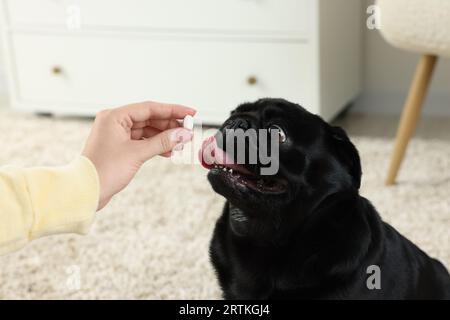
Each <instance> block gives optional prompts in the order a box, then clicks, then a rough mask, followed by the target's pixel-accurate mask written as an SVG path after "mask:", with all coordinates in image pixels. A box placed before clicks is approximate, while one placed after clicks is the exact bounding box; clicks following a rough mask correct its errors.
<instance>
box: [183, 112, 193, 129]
mask: <svg viewBox="0 0 450 320" xmlns="http://www.w3.org/2000/svg"><path fill="white" fill-rule="evenodd" d="M183 127H184V128H185V129H188V130H192V129H194V118H193V117H192V116H189V115H188V116H186V117H184V120H183Z"/></svg>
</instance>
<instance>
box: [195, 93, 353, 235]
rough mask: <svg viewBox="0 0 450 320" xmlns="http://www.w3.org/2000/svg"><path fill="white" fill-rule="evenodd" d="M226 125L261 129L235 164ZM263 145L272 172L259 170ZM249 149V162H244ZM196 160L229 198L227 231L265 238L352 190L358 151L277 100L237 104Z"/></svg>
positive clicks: (340, 135)
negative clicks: (263, 136) (264, 136)
mask: <svg viewBox="0 0 450 320" xmlns="http://www.w3.org/2000/svg"><path fill="white" fill-rule="evenodd" d="M230 129H232V130H237V129H242V131H244V132H246V131H248V130H251V129H253V130H256V132H259V130H260V129H267V132H268V134H267V137H268V139H266V140H268V141H262V139H261V137H260V136H259V135H258V136H257V138H256V140H255V141H256V142H255V141H254V140H252V139H250V138H249V139H245V144H244V148H243V149H244V152H245V154H246V156H245V162H244V163H242V161H238V160H239V159H238V158H237V157H238V154H239V153H240V152H241V153H242V151H243V150H237V149H236V148H237V147H238V146H239V144H235V145H234V148H235V149H234V151H233V152H231V151H232V150H227V147H229V144H228V143H227V139H228V140H229V139H230V136H229V130H230ZM272 131H273V132H275V133H276V134H273V133H271V132H272ZM248 137H249V136H248ZM233 139H234V137H233ZM273 139H277V141H275V142H276V143H275V144H274V143H272V142H274V141H273ZM262 142H264V145H265V146H266V149H271V146H272V147H273V146H275V147H277V148H278V150H269V153H268V154H270V155H271V156H273V155H275V156H276V158H273V157H272V158H271V161H272V162H273V161H276V162H277V163H276V168H278V170H277V172H276V173H275V174H273V175H263V174H261V172H262V171H261V169H262V168H264V167H267V166H268V165H269V164H267V161H266V160H267V159H265V161H261V159H260V153H259V152H258V151H260V149H261V148H262V146H263V145H262ZM272 149H273V148H272ZM253 151H254V153H253V154H257V155H258V158H257V161H256V162H252V161H250V160H251V159H250V154H252V152H253ZM275 151H276V152H275ZM230 154H232V156H231V157H230ZM231 158H232V159H231ZM201 161H202V164H203V166H204V167H205V168H207V169H209V173H208V179H209V181H210V183H211V185H212V187H213V189H214V190H215V191H216V192H217V193H219V194H221V195H223V196H224V197H225V198H226V199H227V200H228V201H229V205H230V207H229V209H230V223H231V226H232V229H233V231H234V232H236V233H238V234H240V235H253V236H255V237H259V238H265V239H266V240H268V241H273V240H274V239H275V238H277V237H280V236H283V237H284V236H287V234H288V233H289V232H288V231H289V230H291V231H292V230H295V228H296V227H297V226H298V225H299V224H300V223H301V221H302V220H303V219H305V218H306V217H307V216H308V215H309V214H310V213H311V212H312V211H314V209H315V208H316V207H317V206H318V205H320V203H321V202H322V201H324V200H325V199H326V198H327V197H328V196H330V195H332V194H335V193H338V192H341V191H346V190H350V189H358V188H359V185H360V178H361V167H360V161H359V156H358V153H357V151H356V149H355V147H354V146H353V144H352V143H351V142H350V141H349V139H348V137H347V135H346V134H345V132H344V131H343V130H342V129H340V128H336V127H331V126H330V125H328V124H327V123H326V122H324V121H323V120H322V119H321V118H319V117H318V116H315V115H313V114H311V113H309V112H307V111H306V110H305V109H303V108H302V107H300V106H299V105H296V104H293V103H290V102H288V101H285V100H282V99H262V100H258V101H257V102H255V103H247V104H243V105H241V106H239V107H238V108H237V109H236V110H234V111H233V112H232V113H231V116H230V118H229V119H228V120H227V121H225V123H224V124H223V125H222V126H221V128H220V129H219V131H218V133H217V134H216V136H215V137H211V138H210V139H208V140H206V141H205V142H204V144H203V148H202V152H201ZM262 163H264V165H263V164H262ZM272 164H273V163H272Z"/></svg>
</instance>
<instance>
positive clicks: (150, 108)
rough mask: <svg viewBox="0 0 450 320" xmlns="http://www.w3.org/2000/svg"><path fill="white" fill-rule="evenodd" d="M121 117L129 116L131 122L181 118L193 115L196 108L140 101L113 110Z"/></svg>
mask: <svg viewBox="0 0 450 320" xmlns="http://www.w3.org/2000/svg"><path fill="white" fill-rule="evenodd" d="M115 111H116V112H117V114H118V115H119V116H121V117H129V118H130V119H131V120H132V121H133V123H135V122H142V121H147V120H150V119H152V120H153V119H159V120H164V119H183V118H184V117H185V116H187V115H191V116H193V115H195V113H196V110H195V109H193V108H189V107H185V106H182V105H177V104H167V103H159V102H152V101H149V102H141V103H135V104H130V105H127V106H124V107H120V108H118V109H116V110H115Z"/></svg>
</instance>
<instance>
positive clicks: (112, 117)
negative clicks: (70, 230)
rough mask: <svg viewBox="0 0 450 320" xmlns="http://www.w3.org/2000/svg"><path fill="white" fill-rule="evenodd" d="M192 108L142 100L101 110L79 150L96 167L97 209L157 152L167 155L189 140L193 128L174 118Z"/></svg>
mask: <svg viewBox="0 0 450 320" xmlns="http://www.w3.org/2000/svg"><path fill="white" fill-rule="evenodd" d="M195 112H196V111H195V110H194V109H191V108H188V107H183V106H180V105H172V104H163V103H157V102H142V103H136V104H131V105H127V106H124V107H120V108H117V109H107V110H103V111H100V112H99V113H98V114H97V116H96V118H95V121H94V125H93V127H92V130H91V133H90V135H89V138H88V139H87V141H86V145H85V147H84V150H83V152H82V155H83V156H85V157H87V158H88V159H89V160H91V162H92V163H93V164H94V166H95V168H96V169H97V173H98V177H99V181H100V199H99V205H98V209H97V210H100V209H102V208H103V207H104V206H105V205H106V204H107V203H108V202H109V201H110V200H111V198H112V197H113V196H114V195H115V194H117V193H118V192H120V191H121V190H123V189H124V188H125V187H126V186H127V185H128V184H129V183H130V182H131V180H132V179H133V177H134V176H135V174H136V173H137V171H138V170H139V168H140V167H141V166H142V165H143V164H144V162H146V161H147V160H149V159H151V158H153V157H154V156H156V155H161V156H165V157H169V156H170V155H171V151H172V150H173V148H174V147H175V146H177V145H183V144H185V143H187V142H189V141H190V140H191V139H192V135H193V133H192V131H191V130H187V129H184V128H182V127H181V124H180V123H179V122H178V121H177V119H183V118H184V117H185V116H186V115H191V116H193V115H194V114H195Z"/></svg>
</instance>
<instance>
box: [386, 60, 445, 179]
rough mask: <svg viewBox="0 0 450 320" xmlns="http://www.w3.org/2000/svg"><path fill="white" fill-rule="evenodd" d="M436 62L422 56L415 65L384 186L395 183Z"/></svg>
mask: <svg viewBox="0 0 450 320" xmlns="http://www.w3.org/2000/svg"><path fill="white" fill-rule="evenodd" d="M436 61H437V56H435V55H423V56H422V58H421V59H420V62H419V64H418V65H417V69H416V73H415V76H414V80H413V82H412V84H411V88H410V91H409V95H408V98H407V100H406V103H405V106H404V108H403V113H402V117H401V120H400V125H399V128H398V132H397V138H396V142H395V148H394V152H393V154H392V158H391V164H390V167H389V172H388V176H387V179H386V185H393V184H394V183H395V180H396V178H397V174H398V171H399V169H400V166H401V164H402V161H403V158H404V156H405V152H406V148H407V147H408V143H409V140H410V139H411V136H412V134H413V133H414V130H415V128H416V125H417V122H418V120H419V117H420V111H421V109H422V106H423V102H424V100H425V97H426V94H427V91H428V87H429V84H430V82H431V77H432V75H433V70H434V67H435V65H436Z"/></svg>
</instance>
